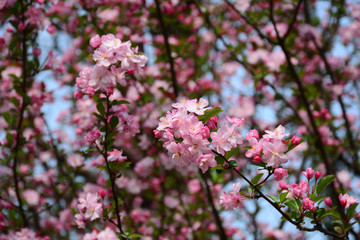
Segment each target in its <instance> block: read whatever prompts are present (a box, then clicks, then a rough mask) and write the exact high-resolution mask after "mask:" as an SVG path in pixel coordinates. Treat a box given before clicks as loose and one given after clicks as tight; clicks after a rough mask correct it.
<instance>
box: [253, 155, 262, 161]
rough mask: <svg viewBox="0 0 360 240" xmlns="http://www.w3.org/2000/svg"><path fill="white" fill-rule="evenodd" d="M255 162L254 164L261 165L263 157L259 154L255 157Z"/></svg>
mask: <svg viewBox="0 0 360 240" xmlns="http://www.w3.org/2000/svg"><path fill="white" fill-rule="evenodd" d="M253 162H254V163H261V155H259V154H257V155H255V156H254V159H253Z"/></svg>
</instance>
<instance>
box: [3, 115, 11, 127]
mask: <svg viewBox="0 0 360 240" xmlns="http://www.w3.org/2000/svg"><path fill="white" fill-rule="evenodd" d="M2 116H3V117H4V119H5V121H6V122H7V123H8V124H9V125H11V122H12V121H11V116H10V113H8V112H3V113H2Z"/></svg>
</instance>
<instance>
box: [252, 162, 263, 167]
mask: <svg viewBox="0 0 360 240" xmlns="http://www.w3.org/2000/svg"><path fill="white" fill-rule="evenodd" d="M250 164H251V165H254V166H258V167H263V168H265V167H266V164H265V163H263V162H261V163H256V162H251V163H250Z"/></svg>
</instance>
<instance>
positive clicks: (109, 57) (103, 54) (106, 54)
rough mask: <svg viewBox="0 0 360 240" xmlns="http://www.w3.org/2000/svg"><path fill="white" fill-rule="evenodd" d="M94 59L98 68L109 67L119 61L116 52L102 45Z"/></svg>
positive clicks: (96, 51) (95, 53)
mask: <svg viewBox="0 0 360 240" xmlns="http://www.w3.org/2000/svg"><path fill="white" fill-rule="evenodd" d="M93 59H94V60H95V61H96V65H97V66H104V67H109V66H110V65H111V64H114V63H116V62H117V61H118V59H117V58H116V53H115V52H114V50H113V49H112V48H109V47H107V46H105V45H101V46H100V47H99V48H98V49H96V50H95V52H94V55H93Z"/></svg>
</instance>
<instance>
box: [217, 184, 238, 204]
mask: <svg viewBox="0 0 360 240" xmlns="http://www.w3.org/2000/svg"><path fill="white" fill-rule="evenodd" d="M240 189H241V182H238V183H234V184H233V191H231V192H229V193H226V192H224V194H223V195H222V196H220V206H222V207H224V208H225V210H230V209H236V208H239V207H242V206H243V202H242V201H241V200H242V199H243V197H242V196H241V194H240Z"/></svg>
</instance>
